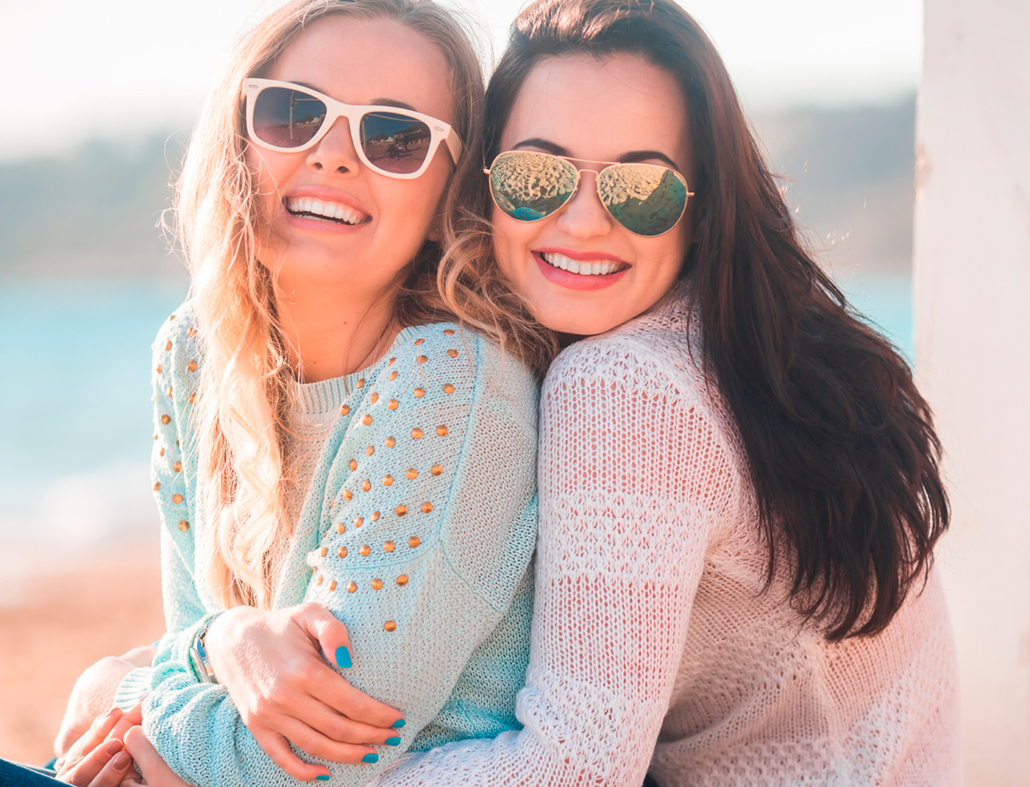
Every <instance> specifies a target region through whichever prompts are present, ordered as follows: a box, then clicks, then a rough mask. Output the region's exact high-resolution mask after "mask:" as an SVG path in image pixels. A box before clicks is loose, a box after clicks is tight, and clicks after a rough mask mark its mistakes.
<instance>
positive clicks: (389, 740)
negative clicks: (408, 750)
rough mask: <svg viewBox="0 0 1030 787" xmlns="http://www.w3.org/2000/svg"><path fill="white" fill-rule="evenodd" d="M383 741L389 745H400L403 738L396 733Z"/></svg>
mask: <svg viewBox="0 0 1030 787" xmlns="http://www.w3.org/2000/svg"><path fill="white" fill-rule="evenodd" d="M383 743H385V744H386V745H387V746H400V745H401V739H400V738H398V737H397V736H396V735H394V736H393V737H392V738H387V739H386V740H385V741H383Z"/></svg>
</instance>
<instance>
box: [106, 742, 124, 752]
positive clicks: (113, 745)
mask: <svg viewBox="0 0 1030 787" xmlns="http://www.w3.org/2000/svg"><path fill="white" fill-rule="evenodd" d="M121 750H122V742H121V741H119V740H113V741H111V742H110V743H109V744H107V753H108V754H111V755H115V754H117V753H118V752H120V751H121Z"/></svg>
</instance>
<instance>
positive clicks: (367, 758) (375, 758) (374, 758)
mask: <svg viewBox="0 0 1030 787" xmlns="http://www.w3.org/2000/svg"><path fill="white" fill-rule="evenodd" d="M361 761H362V762H379V755H378V754H366V755H365V756H364V757H362V758H361Z"/></svg>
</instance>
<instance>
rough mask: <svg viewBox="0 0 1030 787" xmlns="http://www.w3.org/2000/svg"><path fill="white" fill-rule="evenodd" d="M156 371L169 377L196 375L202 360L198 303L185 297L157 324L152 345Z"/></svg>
mask: <svg viewBox="0 0 1030 787" xmlns="http://www.w3.org/2000/svg"><path fill="white" fill-rule="evenodd" d="M152 349H153V351H154V362H155V367H154V371H155V372H156V373H157V374H158V375H162V374H163V375H167V376H169V377H183V376H185V375H189V376H191V377H192V376H194V375H195V374H196V372H197V371H198V370H199V368H200V366H201V364H202V363H203V345H202V342H201V336H200V330H199V321H198V318H197V309H196V304H195V303H194V301H193V300H192V299H187V300H186V301H184V302H183V303H182V304H181V305H180V306H179V307H178V308H177V309H176V310H175V311H173V312H172V313H171V314H170V315H168V317H167V319H165V320H164V321H163V322H162V323H161V327H160V328H158V331H157V337H156V338H155V339H154V344H153V346H152Z"/></svg>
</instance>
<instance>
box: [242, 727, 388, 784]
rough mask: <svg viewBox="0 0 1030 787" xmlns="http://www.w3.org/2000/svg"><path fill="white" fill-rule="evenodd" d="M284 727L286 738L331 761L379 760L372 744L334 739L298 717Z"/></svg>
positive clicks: (361, 761)
mask: <svg viewBox="0 0 1030 787" xmlns="http://www.w3.org/2000/svg"><path fill="white" fill-rule="evenodd" d="M283 727H284V732H285V735H286V738H287V739H288V740H289V741H290V742H291V743H292V744H293V745H294V746H296V747H297V748H299V749H301V750H302V751H305V752H307V753H308V754H310V755H312V756H313V757H320V758H321V759H323V760H329V761H330V762H341V763H348V764H350V765H357V764H360V763H368V762H377V761H378V760H379V753H378V752H377V751H376V750H375V749H373V748H372V747H371V746H362V745H360V744H354V743H340V742H339V741H334V740H332V739H330V738H327V737H326V736H325V735H323V734H322V733H320V732H319V731H318V730H316V729H313V728H312V727H309V726H308V725H307V724H304V723H302V722H299V721H297V720H296V719H289V720H287V721H286V723H285V724H284V725H283ZM262 748H264V747H262ZM323 772H324V771H323Z"/></svg>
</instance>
